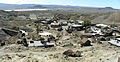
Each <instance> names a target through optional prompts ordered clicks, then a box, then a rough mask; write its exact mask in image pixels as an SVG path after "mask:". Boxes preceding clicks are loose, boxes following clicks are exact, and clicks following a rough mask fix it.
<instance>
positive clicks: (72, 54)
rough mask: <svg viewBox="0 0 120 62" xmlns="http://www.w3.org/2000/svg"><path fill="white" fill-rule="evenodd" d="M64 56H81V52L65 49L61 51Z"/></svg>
mask: <svg viewBox="0 0 120 62" xmlns="http://www.w3.org/2000/svg"><path fill="white" fill-rule="evenodd" d="M63 54H64V55H66V56H70V57H82V56H81V52H80V51H75V52H74V51H72V50H67V51H65V52H64V53H63Z"/></svg>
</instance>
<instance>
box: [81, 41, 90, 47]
mask: <svg viewBox="0 0 120 62" xmlns="http://www.w3.org/2000/svg"><path fill="white" fill-rule="evenodd" d="M83 46H92V45H91V41H90V40H87V41H86V42H85V43H83V44H81V47H83Z"/></svg>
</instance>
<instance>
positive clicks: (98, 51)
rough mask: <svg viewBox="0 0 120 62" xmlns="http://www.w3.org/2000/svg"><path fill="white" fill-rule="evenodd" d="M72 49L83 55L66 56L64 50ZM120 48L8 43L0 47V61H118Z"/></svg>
mask: <svg viewBox="0 0 120 62" xmlns="http://www.w3.org/2000/svg"><path fill="white" fill-rule="evenodd" d="M68 49H71V50H73V51H77V50H78V51H81V52H82V57H66V56H65V55H63V52H64V51H66V50H68ZM119 56H120V48H119V47H116V46H113V45H110V44H108V43H103V44H97V43H94V44H93V46H89V47H80V46H78V45H74V46H65V47H62V46H55V47H50V48H44V47H24V46H21V45H16V44H13V45H8V46H4V47H1V49H0V62H117V61H118V57H119Z"/></svg>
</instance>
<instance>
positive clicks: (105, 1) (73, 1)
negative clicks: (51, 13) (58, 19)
mask: <svg viewBox="0 0 120 62" xmlns="http://www.w3.org/2000/svg"><path fill="white" fill-rule="evenodd" d="M0 3H9V4H45V5H51V4H54V5H72V6H85V7H113V8H116V9H120V0H0Z"/></svg>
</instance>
